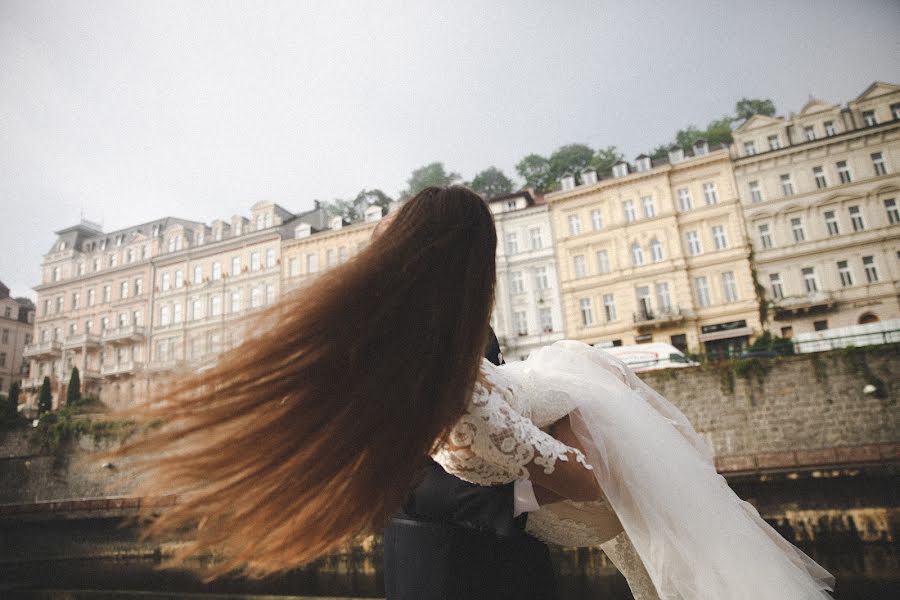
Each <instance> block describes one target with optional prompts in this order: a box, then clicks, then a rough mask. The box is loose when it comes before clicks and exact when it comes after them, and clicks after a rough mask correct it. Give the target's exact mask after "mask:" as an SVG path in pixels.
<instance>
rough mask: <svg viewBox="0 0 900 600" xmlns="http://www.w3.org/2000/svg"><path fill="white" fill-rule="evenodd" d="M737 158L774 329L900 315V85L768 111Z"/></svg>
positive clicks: (738, 144) (786, 331)
mask: <svg viewBox="0 0 900 600" xmlns="http://www.w3.org/2000/svg"><path fill="white" fill-rule="evenodd" d="M734 142H735V143H734V145H733V146H732V149H731V152H732V158H733V163H734V172H735V178H736V181H737V186H738V190H739V193H740V196H741V205H742V207H743V210H744V221H745V223H746V227H747V233H748V236H749V238H750V240H751V242H752V244H753V249H754V258H755V263H756V268H757V277H758V281H759V283H760V284H761V285H762V286H763V287H764V288H765V294H766V300H767V302H768V303H769V304H770V309H769V311H768V312H769V319H770V326H771V329H772V331H773V333H776V334H779V335H782V336H783V337H791V336H792V335H793V334H795V333H805V332H810V331H822V330H826V329H831V328H835V327H842V326H849V325H856V324H866V323H873V322H877V321H883V320H889V319H896V318H898V317H900V306H898V298H897V286H898V282H900V212H898V211H900V205H898V203H900V175H898V170H900V87H898V86H896V85H891V84H886V83H881V82H876V83H873V84H872V85H871V86H869V87H868V88H867V89H866V90H865V91H864V92H863V93H862V94H861V95H860V96H859V97H858V98H856V99H855V100H853V101H851V102H849V103H848V104H847V105H846V106H845V107H841V106H839V105H834V104H830V103H827V102H823V101H820V100H815V99H811V100H810V101H809V102H808V103H807V104H806V105H805V106H804V107H803V108H802V109H801V110H800V112H799V113H797V114H792V115H790V117H789V118H783V117H779V118H773V117H766V116H761V115H757V116H754V117H752V118H751V119H749V120H748V121H747V122H746V123H744V124H743V125H741V126H740V127H739V128H737V130H736V131H735V132H734Z"/></svg>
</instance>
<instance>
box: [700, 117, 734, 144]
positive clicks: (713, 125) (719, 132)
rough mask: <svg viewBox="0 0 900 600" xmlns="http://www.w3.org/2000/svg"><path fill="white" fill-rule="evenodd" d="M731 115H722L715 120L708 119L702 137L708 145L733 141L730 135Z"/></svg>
mask: <svg viewBox="0 0 900 600" xmlns="http://www.w3.org/2000/svg"><path fill="white" fill-rule="evenodd" d="M732 122H733V120H732V118H731V117H727V116H726V117H722V118H721V119H716V120H715V121H710V122H709V125H707V126H706V134H705V135H704V137H705V138H706V141H707V142H709V144H710V145H713V144H730V143H731V142H733V141H734V138H732V137H731V123H732Z"/></svg>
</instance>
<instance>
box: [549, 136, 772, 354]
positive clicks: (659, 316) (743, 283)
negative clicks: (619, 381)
mask: <svg viewBox="0 0 900 600" xmlns="http://www.w3.org/2000/svg"><path fill="white" fill-rule="evenodd" d="M581 180H582V182H583V183H582V184H581V185H579V186H576V185H575V181H574V177H569V178H564V180H563V182H562V184H563V185H562V191H560V192H556V193H553V194H550V195H548V196H547V201H548V203H549V205H550V212H551V222H552V224H553V228H554V232H555V236H556V240H557V260H558V265H559V276H560V280H561V287H562V303H563V310H564V313H565V319H566V323H567V331H566V334H567V336H568V337H570V338H573V339H578V340H581V341H584V342H586V343H589V344H597V345H629V344H636V343H645V342H651V341H652V342H667V343H671V344H672V345H674V346H676V347H677V348H680V349H682V350H689V351H705V352H709V353H726V354H727V353H733V352H736V351H737V350H739V349H740V348H742V347H743V346H745V345H746V344H747V343H748V342H749V341H750V338H751V337H752V336H754V335H756V334H758V333H759V332H760V329H761V328H760V321H759V305H758V302H757V299H756V296H755V292H754V285H753V278H752V270H751V267H750V247H749V245H748V242H747V239H746V236H745V234H744V227H743V224H742V222H741V213H740V210H739V200H738V196H737V190H736V189H735V185H734V175H733V173H732V168H731V161H730V157H729V153H728V151H727V150H726V149H715V150H710V149H709V147H708V146H707V144H706V142H704V141H702V140H701V141H700V142H698V143H697V144H696V145H695V147H694V148H690V149H681V148H673V149H672V151H671V152H670V153H669V157H668V160H663V161H659V162H658V163H653V162H652V161H651V159H650V158H649V157H647V156H643V155H642V156H639V157H638V158H637V160H636V161H635V164H634V165H629V164H627V163H625V162H620V163H618V164H616V165H614V166H613V173H612V177H610V178H608V179H602V180H599V181H598V179H597V175H596V173H594V172H592V171H588V172H585V173H583V174H582V177H581Z"/></svg>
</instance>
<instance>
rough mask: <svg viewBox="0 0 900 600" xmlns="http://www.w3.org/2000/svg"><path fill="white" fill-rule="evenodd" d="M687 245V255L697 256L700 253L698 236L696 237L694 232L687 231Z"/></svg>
mask: <svg viewBox="0 0 900 600" xmlns="http://www.w3.org/2000/svg"><path fill="white" fill-rule="evenodd" d="M686 236H687V245H688V254H689V255H691V256H697V255H698V254H700V252H702V250H701V248H700V236H699V235H697V232H696V231H688V232H687V234H686Z"/></svg>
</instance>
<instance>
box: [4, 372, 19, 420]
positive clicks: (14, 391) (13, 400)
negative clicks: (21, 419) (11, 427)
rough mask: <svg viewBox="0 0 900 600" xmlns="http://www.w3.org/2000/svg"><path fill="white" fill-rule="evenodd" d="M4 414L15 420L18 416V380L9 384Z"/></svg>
mask: <svg viewBox="0 0 900 600" xmlns="http://www.w3.org/2000/svg"><path fill="white" fill-rule="evenodd" d="M6 408H7V412H6V416H7V417H8V418H9V419H10V420H15V419H16V418H17V417H18V416H19V382H18V381H13V382H12V383H11V384H9V395H8V396H7V397H6Z"/></svg>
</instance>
